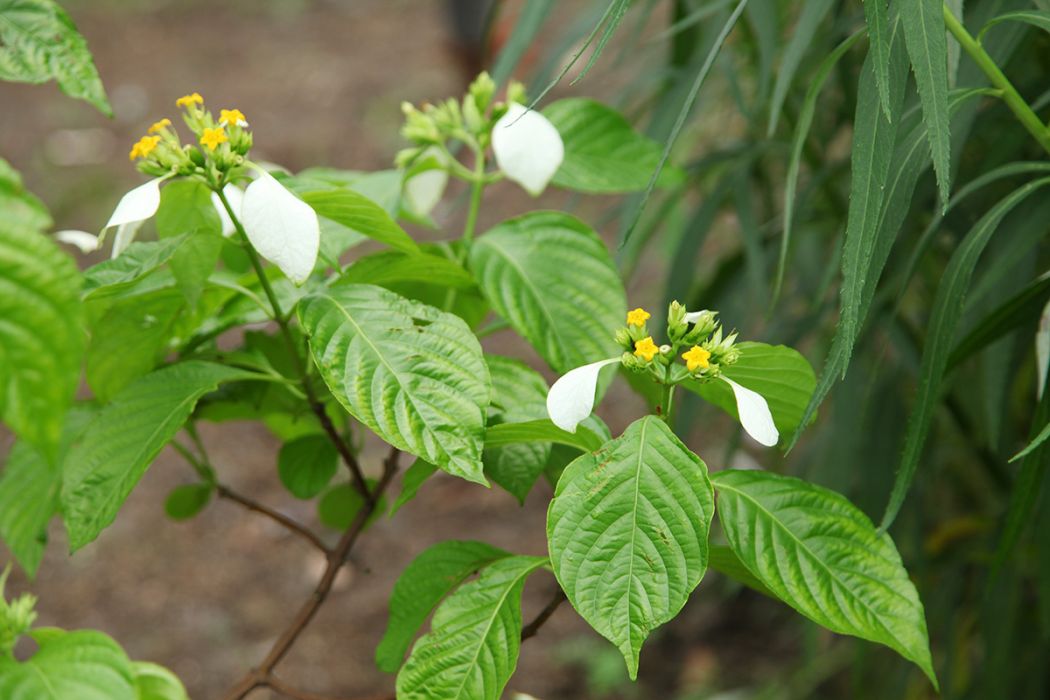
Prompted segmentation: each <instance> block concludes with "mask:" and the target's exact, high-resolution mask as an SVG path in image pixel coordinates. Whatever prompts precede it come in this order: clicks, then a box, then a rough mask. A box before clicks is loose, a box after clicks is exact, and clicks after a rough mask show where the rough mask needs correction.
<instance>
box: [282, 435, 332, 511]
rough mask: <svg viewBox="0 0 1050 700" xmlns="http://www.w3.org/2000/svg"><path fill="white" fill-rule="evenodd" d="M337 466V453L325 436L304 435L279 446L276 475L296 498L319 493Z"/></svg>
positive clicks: (311, 496)
mask: <svg viewBox="0 0 1050 700" xmlns="http://www.w3.org/2000/svg"><path fill="white" fill-rule="evenodd" d="M338 468H339V453H338V452H336V449H335V445H333V444H332V441H331V440H329V439H328V437H327V436H325V435H304V436H303V437H301V438H297V439H295V440H292V441H291V442H288V443H285V444H284V445H282V446H281V451H280V452H279V453H278V454H277V474H278V475H279V476H280V477H281V483H282V484H284V487H285V488H286V489H288V491H289V493H291V494H292V495H293V496H295V497H296V498H303V499H308V498H313V497H314V496H316V495H317V494H319V493H321V491H323V490H324V488H325V487H326V486H328V482H329V481H331V480H332V477H333V476H335V472H336V470H337V469H338Z"/></svg>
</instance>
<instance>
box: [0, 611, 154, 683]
mask: <svg viewBox="0 0 1050 700" xmlns="http://www.w3.org/2000/svg"><path fill="white" fill-rule="evenodd" d="M30 636H31V637H33V639H34V640H35V641H36V643H37V645H38V647H39V648H38V649H37V651H36V653H35V654H33V655H32V656H31V657H29V658H28V659H27V660H26V661H24V662H18V661H16V660H15V659H14V657H7V658H0V698H4V700H72V699H73V698H76V700H137V696H136V694H135V688H134V686H133V685H132V683H133V678H132V670H131V663H130V662H129V661H128V657H127V655H126V654H125V653H124V650H123V649H121V648H120V646H119V645H118V644H117V643H116V642H114V641H113V640H112V639H110V638H109V637H107V636H106V635H104V634H102V633H101V632H95V631H94V630H78V631H76V632H65V631H63V630H58V629H54V628H48V627H41V628H38V629H35V630H33V631H32V632H31V633H30Z"/></svg>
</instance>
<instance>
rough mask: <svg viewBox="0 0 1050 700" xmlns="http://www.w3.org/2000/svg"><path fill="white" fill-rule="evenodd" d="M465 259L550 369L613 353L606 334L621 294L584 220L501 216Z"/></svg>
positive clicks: (622, 307) (621, 306)
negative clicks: (502, 219)
mask: <svg viewBox="0 0 1050 700" xmlns="http://www.w3.org/2000/svg"><path fill="white" fill-rule="evenodd" d="M552 260H556V261H557V264H556V265H555V264H551V261H552ZM470 261H471V262H470V267H471V269H472V270H473V271H474V274H475V276H476V277H477V279H478V284H479V285H480V287H481V290H482V292H483V293H484V294H485V297H486V298H487V299H488V301H489V303H490V304H492V306H493V308H494V309H496V311H497V312H498V313H499V314H500V315H501V316H503V317H504V318H505V319H507V321H509V322H510V324H511V326H513V327H514V329H515V330H516V331H518V333H520V334H521V335H523V336H524V337H525V339H526V340H528V341H529V343H530V344H531V345H532V346H533V347H534V348H536V351H537V352H538V353H539V354H540V356H541V357H543V359H544V360H546V361H547V364H549V365H550V366H551V367H552V368H553V369H555V370H556V371H558V372H567V371H568V370H570V369H573V368H574V367H578V366H580V365H583V364H587V363H588V362H594V361H596V360H601V359H604V358H607V357H613V356H616V355H619V352H620V351H619V349H618V348H617V346H616V344H615V343H614V342H613V340H612V333H613V331H614V330H615V329H616V328H617V327H618V326H620V325H623V319H624V316H625V314H626V313H627V298H626V294H625V293H624V289H623V283H622V282H621V281H620V276H619V274H618V273H617V272H616V266H615V265H614V264H613V261H612V258H611V257H610V256H609V252H608V250H606V248H605V244H604V243H602V241H601V239H600V238H598V236H597V234H595V233H594V231H592V230H591V229H590V227H588V226H587V225H586V224H584V223H583V222H581V221H579V220H578V219H575V218H573V217H571V216H569V215H568V214H563V213H560V212H533V213H531V214H526V215H524V216H520V217H518V218H516V219H511V220H509V221H505V222H503V223H502V224H500V225H498V226H496V227H495V228H493V229H491V230H490V231H489V232H488V233H486V234H485V235H484V236H482V237H481V238H479V239H478V240H477V241H475V243H474V245H473V246H472V248H471V251H470Z"/></svg>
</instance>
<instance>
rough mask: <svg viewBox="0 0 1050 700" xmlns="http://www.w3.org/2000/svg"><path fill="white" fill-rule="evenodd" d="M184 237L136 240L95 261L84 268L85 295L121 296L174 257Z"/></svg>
mask: <svg viewBox="0 0 1050 700" xmlns="http://www.w3.org/2000/svg"><path fill="white" fill-rule="evenodd" d="M185 241H186V239H185V238H182V237H176V238H168V239H165V240H163V241H136V242H134V243H132V244H131V245H129V246H128V247H127V248H126V249H125V250H124V252H123V253H121V254H120V255H119V256H117V257H115V258H113V259H112V260H106V261H104V262H101V263H99V264H98V265H93V266H92V267H90V268H88V269H87V270H86V271H85V272H84V291H83V296H84V299H85V300H95V299H105V298H108V297H112V296H118V295H119V294H121V293H122V292H124V291H126V290H127V289H130V288H131V287H132V286H133V285H134V284H135V283H136V282H138V281H139V280H141V279H142V278H143V277H145V276H146V275H148V274H150V273H151V272H153V271H154V270H156V269H157V268H158V267H160V266H161V265H163V264H164V263H166V262H168V261H169V260H171V256H172V255H174V254H175V252H176V251H177V250H178V249H179V246H181V245H182V244H183V243H184V242H185Z"/></svg>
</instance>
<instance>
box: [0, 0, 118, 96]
mask: <svg viewBox="0 0 1050 700" xmlns="http://www.w3.org/2000/svg"><path fill="white" fill-rule="evenodd" d="M52 78H53V79H54V80H56V81H58V86H59V87H60V88H62V92H64V93H66V94H67V95H69V96H70V97H76V98H79V99H82V100H86V101H87V102H90V103H91V104H92V105H93V106H94V107H95V109H97V110H98V111H100V112H102V113H103V114H105V115H106V116H107V117H112V116H113V110H112V108H110V106H109V101H108V100H107V99H106V91H105V89H104V88H103V87H102V80H101V79H100V78H99V77H98V70H96V69H95V63H94V61H93V60H92V59H91V52H90V51H88V48H87V42H86V41H84V37H82V36H80V34H79V33H78V32H77V28H76V25H74V24H73V20H71V19H70V18H69V15H67V14H66V13H65V11H64V10H63V9H62V8H61V7H60V6H59V5H58V4H57V3H55V2H52V1H51V0H0V80H15V81H19V82H24V83H43V82H47V81H48V80H51V79H52Z"/></svg>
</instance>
